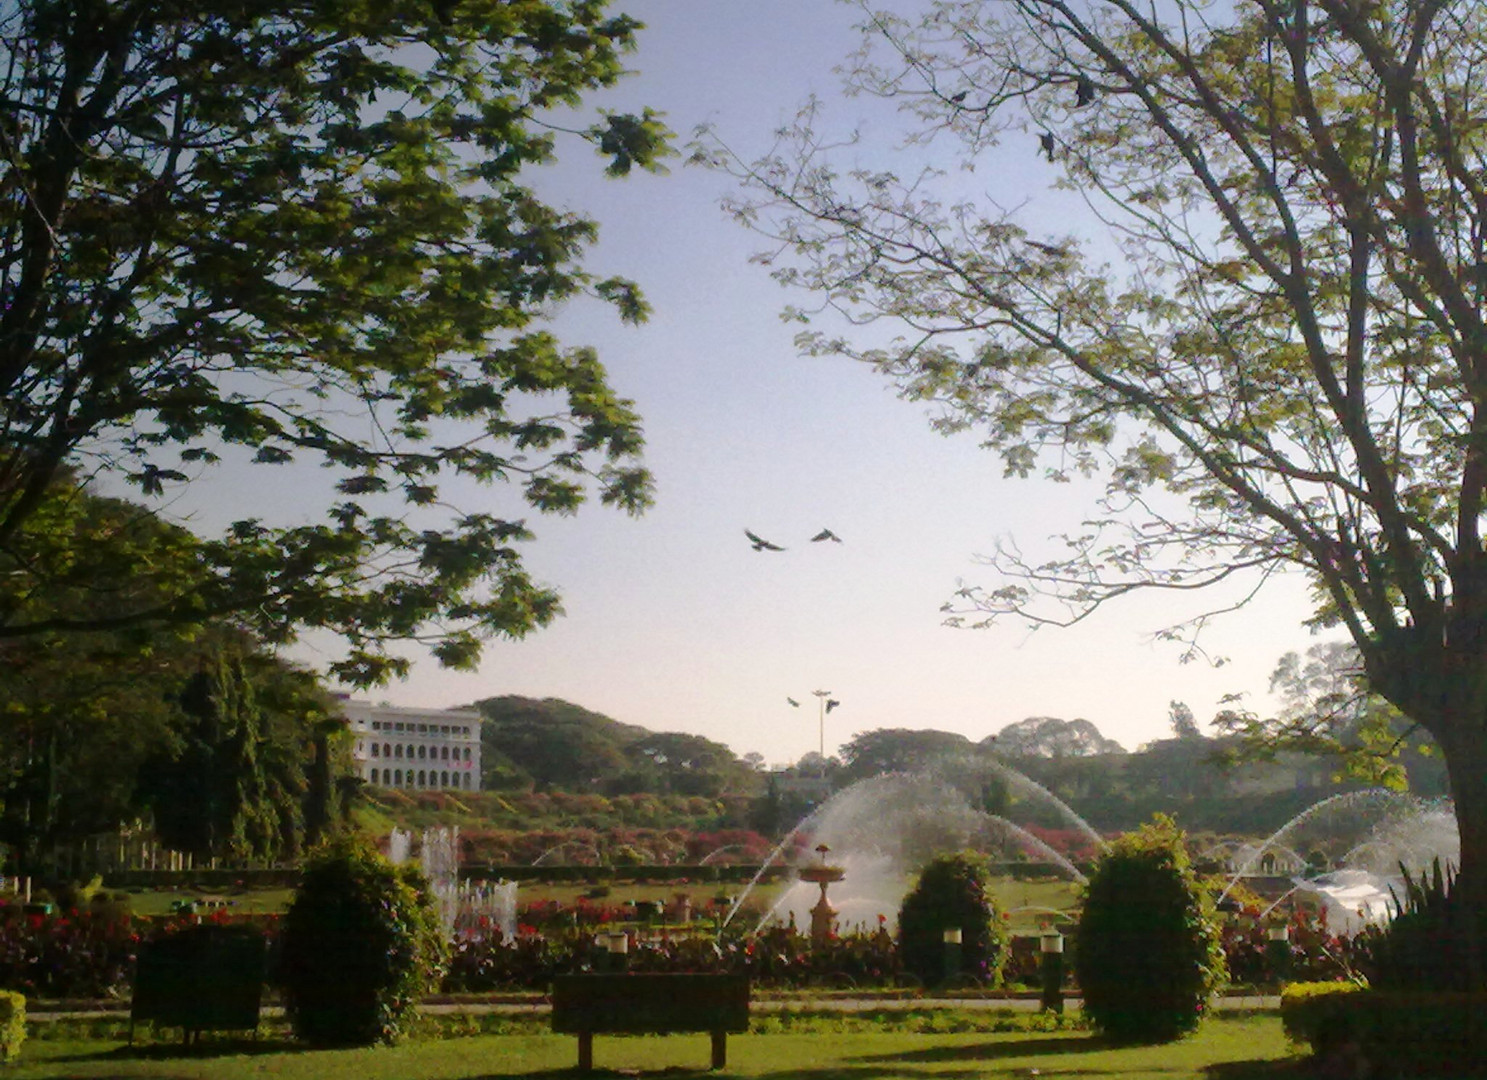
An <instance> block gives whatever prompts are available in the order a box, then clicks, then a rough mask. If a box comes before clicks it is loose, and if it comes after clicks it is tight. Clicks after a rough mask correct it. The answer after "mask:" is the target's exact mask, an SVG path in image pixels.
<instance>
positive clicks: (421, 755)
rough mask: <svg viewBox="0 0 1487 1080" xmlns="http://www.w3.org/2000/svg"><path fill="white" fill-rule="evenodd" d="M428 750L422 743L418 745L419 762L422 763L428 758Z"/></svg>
mask: <svg viewBox="0 0 1487 1080" xmlns="http://www.w3.org/2000/svg"><path fill="white" fill-rule="evenodd" d="M428 750H429V748H428V747H427V746H424V745H423V744H422V743H419V745H418V760H419V761H422V760H424V758H426V757H428Z"/></svg>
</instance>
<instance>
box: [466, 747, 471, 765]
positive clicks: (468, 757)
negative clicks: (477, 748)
mask: <svg viewBox="0 0 1487 1080" xmlns="http://www.w3.org/2000/svg"><path fill="white" fill-rule="evenodd" d="M465 760H466V761H469V760H470V748H469V747H468V746H467V747H465Z"/></svg>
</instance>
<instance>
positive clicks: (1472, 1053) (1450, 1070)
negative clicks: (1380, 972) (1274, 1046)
mask: <svg viewBox="0 0 1487 1080" xmlns="http://www.w3.org/2000/svg"><path fill="white" fill-rule="evenodd" d="M1484 1010H1487V994H1483V993H1471V994H1467V993H1452V994H1429V993H1415V992H1404V991H1378V990H1366V989H1363V988H1360V987H1358V986H1356V985H1353V984H1350V983H1301V984H1296V985H1293V986H1288V987H1286V988H1285V990H1284V992H1283V993H1282V994H1281V1019H1282V1023H1283V1024H1284V1026H1285V1030H1286V1035H1287V1036H1288V1037H1290V1038H1291V1039H1293V1040H1294V1041H1296V1042H1299V1043H1305V1044H1307V1045H1309V1046H1310V1047H1311V1049H1312V1052H1313V1053H1314V1054H1315V1055H1316V1056H1317V1057H1318V1059H1319V1060H1321V1061H1322V1062H1337V1061H1339V1060H1340V1059H1348V1058H1351V1059H1356V1060H1357V1061H1359V1062H1364V1063H1367V1067H1371V1068H1372V1069H1373V1070H1374V1071H1375V1072H1377V1071H1378V1069H1380V1068H1387V1069H1388V1071H1389V1074H1390V1075H1398V1076H1430V1077H1437V1076H1449V1077H1468V1076H1487V1025H1483V1023H1482V1016H1483V1015H1484Z"/></svg>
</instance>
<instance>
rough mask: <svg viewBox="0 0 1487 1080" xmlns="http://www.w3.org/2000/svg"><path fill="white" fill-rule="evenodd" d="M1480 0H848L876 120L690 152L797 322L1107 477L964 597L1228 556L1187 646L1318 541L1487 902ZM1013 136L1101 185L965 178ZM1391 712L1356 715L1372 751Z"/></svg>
mask: <svg viewBox="0 0 1487 1080" xmlns="http://www.w3.org/2000/svg"><path fill="white" fill-rule="evenodd" d="M1466 10H1470V12H1471V17H1469V18H1458V17H1457V14H1458V12H1459V11H1466ZM1479 15H1480V5H1467V6H1465V7H1462V6H1460V5H1452V4H1425V5H1423V6H1422V5H1421V4H1419V3H1418V2H1417V0H1369V2H1367V3H1364V4H1361V5H1358V4H1351V3H1343V2H1341V0H1338V2H1328V3H1324V4H1306V3H1294V4H1293V3H1247V4H1223V5H1212V4H1210V3H1208V2H1207V0H1170V2H1164V3H1162V4H1158V5H1155V6H1153V5H1147V4H1139V3H1116V4H1108V5H1097V6H1095V7H1090V6H1087V5H1078V4H1071V3H1067V2H1064V0H1008V2H1005V3H998V4H985V3H983V2H981V0H944V2H942V3H936V4H933V5H926V6H923V7H919V8H916V9H913V10H905V11H903V12H891V13H882V14H881V15H877V16H876V17H874V18H872V19H868V20H863V24H862V31H863V34H864V37H865V39H866V40H864V41H863V42H862V43H861V47H860V48H858V49H856V50H855V51H854V52H853V53H852V54H851V56H850V58H849V59H848V61H847V63H846V65H845V70H844V80H845V82H846V85H847V88H848V89H849V91H851V92H855V93H861V94H867V95H871V96H876V97H879V98H882V99H884V100H885V101H886V102H887V103H888V104H889V105H896V106H898V108H899V115H900V116H902V117H904V118H905V119H904V124H903V127H901V128H894V127H891V126H890V127H887V128H885V129H883V134H882V139H883V141H882V143H880V144H872V145H868V144H866V143H865V141H864V140H867V139H869V137H870V136H869V135H864V136H863V137H862V138H857V137H854V138H850V139H849V138H843V137H840V136H839V135H838V133H836V132H833V131H830V130H827V128H828V127H829V125H830V123H831V121H830V118H831V117H832V116H833V115H834V110H831V109H825V108H819V107H817V106H816V105H815V104H814V103H812V104H810V105H807V106H805V107H803V108H802V109H801V110H800V111H799V113H798V114H797V116H796V117H795V119H794V122H792V123H788V124H786V125H783V127H782V128H781V130H780V131H779V132H778V133H777V134H778V137H777V138H776V139H775V140H774V141H773V142H772V143H771V148H770V150H769V151H768V152H767V154H766V156H764V157H763V158H761V159H759V160H756V161H747V160H743V159H742V158H741V157H740V156H739V155H737V154H732V153H729V152H728V150H727V148H726V147H722V146H719V145H718V144H717V142H716V141H715V140H707V139H704V140H703V145H702V146H701V147H700V148H699V149H698V151H697V154H696V157H697V158H698V159H700V160H702V161H705V162H709V163H712V164H714V165H716V166H717V167H719V168H722V169H726V170H729V171H730V172H732V173H733V174H734V175H735V176H737V177H738V178H739V180H740V181H741V182H742V184H743V185H744V191H743V193H742V194H741V195H740V196H739V197H738V198H737V199H736V200H735V201H734V205H733V207H732V209H733V210H734V212H735V215H736V217H737V218H738V220H739V221H740V222H741V223H743V224H744V225H745V226H747V227H749V228H752V229H754V230H756V231H757V232H759V233H760V234H761V235H762V236H763V237H764V238H765V243H766V245H767V247H768V255H767V258H768V261H769V262H770V264H771V265H772V266H773V267H774V273H775V274H776V276H777V277H778V279H779V280H780V281H781V282H782V283H784V284H785V285H787V286H789V287H790V288H791V289H792V290H800V291H802V292H805V293H807V294H809V296H808V297H807V298H806V299H805V300H804V301H802V302H801V303H800V304H799V306H798V307H797V308H795V309H792V311H791V312H790V314H791V316H792V317H794V318H796V319H798V320H799V321H800V322H801V323H804V324H809V323H811V322H812V321H813V319H814V318H816V317H817V316H818V314H819V317H820V318H821V319H823V320H824V321H826V323H827V325H822V326H819V327H813V326H807V327H806V328H805V329H804V330H803V331H802V333H801V334H800V335H799V338H798V341H799V343H800V344H801V346H802V347H803V348H804V349H805V350H806V351H807V352H808V353H809V354H811V355H816V356H838V357H842V358H846V359H851V360H855V361H859V362H861V366H862V367H863V368H865V369H868V370H871V371H873V372H875V373H878V374H879V375H882V376H886V377H887V378H888V379H890V380H891V381H892V382H893V383H894V385H895V386H896V387H897V388H898V390H899V391H900V393H901V394H902V395H903V396H904V397H906V398H908V399H910V400H912V401H915V402H929V403H932V406H933V407H932V408H931V410H930V412H931V414H932V415H933V416H934V421H933V422H934V424H935V425H936V427H937V428H939V429H940V430H942V431H946V432H960V431H966V432H970V433H974V436H975V437H976V438H977V439H978V440H979V442H980V444H981V445H982V446H984V447H986V448H987V449H989V450H991V451H992V452H993V453H996V454H997V455H999V457H1000V459H1001V462H1002V465H1003V467H1004V471H1005V472H1006V474H1007V475H1009V476H1018V477H1032V476H1038V477H1041V478H1044V479H1045V480H1047V481H1051V482H1070V481H1073V480H1076V479H1077V480H1081V481H1082V482H1085V487H1086V490H1087V491H1088V492H1089V500H1090V507H1089V509H1088V511H1087V512H1085V513H1080V514H1077V515H1075V516H1074V517H1073V519H1072V522H1073V523H1072V524H1071V526H1070V528H1069V530H1068V531H1067V532H1065V533H1063V534H1062V535H1061V536H1058V537H1055V538H1053V539H1052V540H1051V541H1050V542H1049V543H1046V544H1043V545H1040V547H1039V549H1038V550H1032V549H1030V548H1025V547H1022V546H1020V545H1018V544H1016V543H1010V542H1009V543H1006V544H1002V545H999V546H998V549H997V551H996V552H995V553H994V554H993V555H992V556H990V557H989V558H988V559H987V560H986V561H987V563H988V565H989V566H990V567H991V568H992V570H991V571H990V573H991V575H992V580H991V581H989V582H988V583H987V584H986V585H985V586H984V587H981V586H966V587H963V588H961V589H959V590H957V592H956V594H955V596H954V597H953V598H952V599H951V600H950V601H949V602H948V603H947V604H946V605H945V610H946V612H947V615H948V621H949V622H951V623H952V624H953V625H960V626H967V627H978V626H987V625H989V624H991V623H993V622H995V621H997V620H999V619H1002V620H1005V619H1010V620H1012V621H1015V622H1017V623H1032V624H1034V625H1059V626H1067V625H1070V624H1073V623H1079V622H1082V621H1083V620H1084V619H1085V618H1087V617H1088V616H1089V615H1090V614H1091V613H1092V612H1093V611H1095V610H1096V609H1098V608H1100V607H1101V606H1103V605H1105V604H1107V603H1112V602H1115V601H1117V600H1120V599H1122V598H1124V597H1127V596H1130V595H1131V594H1133V593H1136V592H1141V591H1150V592H1154V593H1156V594H1159V595H1176V594H1179V593H1180V594H1188V593H1190V592H1192V591H1196V590H1203V589H1206V588H1207V587H1209V586H1223V588H1221V590H1220V592H1219V593H1218V594H1217V595H1214V596H1213V604H1214V606H1213V607H1211V608H1207V609H1203V608H1198V609H1195V610H1189V611H1188V612H1187V613H1186V617H1185V618H1184V619H1183V620H1182V621H1180V622H1178V623H1176V624H1174V625H1169V626H1166V627H1162V628H1159V630H1158V634H1159V636H1161V637H1162V638H1163V639H1165V640H1169V641H1173V642H1176V643H1178V644H1180V645H1181V646H1183V647H1184V649H1185V652H1184V655H1185V658H1200V657H1203V656H1205V654H1204V652H1203V649H1202V647H1201V646H1200V644H1199V641H1198V638H1199V636H1200V634H1201V633H1202V631H1203V629H1204V628H1205V627H1206V626H1207V625H1208V624H1209V621H1210V619H1211V617H1212V616H1214V615H1215V614H1217V613H1219V612H1222V611H1225V610H1230V609H1231V607H1232V601H1233V600H1234V596H1237V595H1240V594H1242V593H1243V591H1244V589H1245V587H1246V586H1245V585H1240V586H1238V589H1239V593H1236V594H1234V595H1229V594H1228V593H1227V592H1226V591H1225V590H1227V589H1228V588H1229V587H1230V586H1233V585H1234V583H1235V582H1236V580H1239V581H1243V582H1246V583H1248V584H1253V585H1255V586H1258V585H1259V584H1261V583H1264V582H1268V581H1272V580H1275V579H1276V578H1278V577H1282V576H1284V575H1283V574H1282V572H1283V571H1295V572H1299V573H1300V575H1301V576H1302V577H1303V578H1304V579H1305V580H1306V581H1307V582H1308V583H1309V585H1310V589H1311V591H1310V598H1309V599H1310V604H1311V609H1312V612H1311V618H1310V619H1309V620H1308V622H1309V624H1310V625H1311V626H1313V627H1315V628H1326V629H1331V628H1335V629H1337V630H1338V631H1339V632H1341V633H1343V634H1345V635H1346V636H1347V638H1349V639H1350V641H1351V643H1352V644H1353V645H1354V646H1355V647H1356V648H1357V651H1358V655H1359V657H1360V660H1361V664H1360V668H1361V671H1362V673H1363V674H1364V675H1365V676H1366V679H1367V687H1368V689H1369V691H1371V692H1372V693H1373V694H1376V695H1378V696H1379V698H1381V699H1383V700H1385V701H1387V702H1389V703H1390V705H1392V707H1393V708H1395V709H1397V710H1398V711H1399V713H1400V714H1401V715H1402V716H1403V717H1404V718H1405V719H1406V720H1407V721H1408V723H1410V724H1418V725H1419V726H1420V727H1421V728H1422V729H1424V730H1425V731H1427V732H1428V733H1430V734H1431V736H1432V737H1433V738H1434V740H1435V742H1436V744H1437V745H1438V746H1439V747H1440V748H1441V749H1442V753H1443V754H1444V756H1445V757H1446V758H1447V759H1448V760H1449V765H1450V770H1449V771H1450V774H1451V776H1452V777H1453V778H1454V779H1455V780H1456V781H1457V783H1456V784H1455V785H1454V787H1455V790H1454V795H1455V800H1456V801H1455V806H1456V813H1457V815H1458V816H1459V817H1460V819H1461V822H1462V826H1463V827H1462V828H1461V830H1460V832H1461V836H1462V838H1463V844H1462V881H1463V886H1464V888H1465V889H1466V890H1467V891H1468V892H1469V893H1470V895H1471V897H1472V902H1473V903H1474V904H1475V905H1476V906H1478V907H1479V908H1482V909H1484V910H1487V789H1484V788H1483V786H1482V785H1481V783H1480V778H1482V777H1483V776H1487V738H1484V737H1483V728H1484V721H1487V695H1484V691H1483V681H1482V676H1481V672H1482V671H1483V667H1484V662H1487V634H1484V633H1483V632H1482V627H1483V626H1487V589H1483V588H1482V585H1481V580H1482V579H1481V563H1482V550H1483V543H1482V540H1483V538H1482V527H1481V519H1482V514H1481V509H1482V507H1483V506H1484V505H1487V469H1484V468H1482V467H1480V465H1481V445H1480V440H1479V439H1478V438H1477V437H1476V435H1475V433H1476V432H1478V431H1479V430H1480V417H1481V416H1482V415H1483V413H1484V409H1487V382H1484V381H1483V380H1482V378H1481V377H1480V375H1481V373H1480V368H1479V363H1478V354H1479V347H1478V346H1477V345H1475V344H1473V345H1470V346H1466V344H1465V343H1477V342H1481V341H1482V340H1483V339H1484V336H1487V322H1484V318H1483V310H1482V303H1481V301H1482V296H1483V289H1484V285H1487V263H1484V260H1483V259H1482V257H1481V252H1480V249H1479V244H1478V242H1477V240H1478V238H1479V237H1481V236H1483V235H1484V234H1487V199H1483V198H1482V197H1481V184H1480V177H1479V171H1478V169H1477V168H1476V167H1475V166H1474V165H1468V164H1467V163H1468V162H1474V161H1475V160H1476V159H1477V157H1478V156H1479V155H1480V154H1481V152H1482V135H1481V129H1480V128H1479V126H1478V124H1477V120H1476V118H1477V117H1480V116H1482V115H1484V113H1487V83H1484V82H1483V80H1481V79H1480V78H1478V73H1479V71H1480V70H1481V60H1482V56H1483V54H1484V50H1487V25H1484V23H1483V21H1482V20H1481V19H1480V18H1479V17H1478V16H1479ZM854 134H856V133H854ZM931 144H933V146H934V148H935V151H936V157H935V160H934V161H933V162H930V163H926V161H925V158H924V152H925V150H924V148H925V147H926V146H929V145H931ZM999 153H1007V154H1012V155H1020V156H1021V157H1022V159H1024V160H1026V161H1027V163H1028V165H1029V168H1032V159H1033V157H1034V155H1035V154H1038V153H1041V154H1042V156H1043V159H1044V160H1043V163H1042V164H1040V165H1038V166H1037V168H1038V170H1039V172H1040V173H1041V177H1040V178H1039V179H1031V180H1030V183H1031V184H1032V186H1033V187H1035V188H1037V189H1039V191H1038V195H1041V194H1042V193H1043V191H1051V190H1056V189H1059V188H1062V189H1064V191H1065V192H1068V193H1072V194H1071V200H1070V202H1071V205H1072V204H1074V203H1077V202H1079V201H1080V200H1081V199H1082V200H1083V201H1084V202H1086V203H1087V204H1088V207H1089V213H1087V214H1085V213H1077V214H1072V215H1064V216H1058V215H1054V216H1045V217H1044V218H1042V219H1041V220H1040V219H1038V218H1035V217H1033V216H1031V214H1032V213H1034V212H1036V211H1027V212H1019V211H1018V210H1012V211H1009V210H1008V209H1007V202H1006V199H1005V197H1004V195H1005V193H1001V192H988V193H987V194H986V195H985V196H984V197H983V198H980V199H976V198H967V197H966V195H965V193H964V191H963V190H961V189H960V188H959V187H958V185H959V180H958V179H955V178H957V177H958V176H959V175H960V173H959V169H958V168H957V166H960V167H962V168H972V167H976V168H981V167H983V166H984V165H985V163H986V162H987V160H988V159H989V158H990V157H991V156H993V155H995V154H999ZM869 160H870V161H872V162H873V165H872V167H871V168H868V167H865V166H863V165H862V164H861V162H863V161H869ZM1045 166H1046V168H1045ZM1040 180H1041V182H1040ZM1048 205H1049V202H1048V200H1047V199H1044V198H1039V197H1037V196H1034V197H1030V198H1026V199H1023V200H1022V201H1021V206H1022V207H1025V208H1041V209H1045V210H1046V207H1047V206H1048ZM1198 222H1202V223H1203V224H1202V225H1197V224H1196V223H1198ZM1112 237H1117V238H1119V239H1118V241H1117V242H1116V244H1114V245H1112V244H1111V242H1110V240H1111V238H1112ZM1112 251H1114V252H1115V257H1114V258H1112V257H1111V256H1112ZM843 320H845V322H844V321H843ZM885 324H887V325H889V326H893V325H895V324H896V325H897V326H898V328H899V329H900V330H902V331H903V332H896V331H895V330H893V329H889V330H887V331H886V332H884V330H883V328H884V326H885ZM843 325H845V326H847V327H848V330H847V332H843V331H842V327H843ZM852 327H856V328H858V329H859V330H861V328H865V327H872V328H873V329H872V330H871V331H866V330H862V332H860V333H859V332H854V331H853V330H852V329H851V328H852ZM1210 595H1213V594H1210ZM1378 719H1379V718H1377V717H1370V718H1369V720H1370V723H1369V725H1368V726H1366V727H1364V728H1363V729H1361V732H1359V734H1361V736H1362V742H1363V746H1364V748H1365V749H1366V750H1368V751H1369V753H1370V754H1371V756H1373V757H1374V759H1375V760H1376V761H1379V762H1382V763H1383V764H1384V766H1385V767H1384V768H1383V769H1382V770H1381V772H1380V778H1381V779H1389V778H1390V777H1391V770H1390V769H1389V768H1388V767H1387V766H1388V755H1387V752H1386V751H1387V747H1388V745H1389V743H1390V741H1391V739H1392V738H1394V737H1397V736H1395V734H1394V733H1392V732H1388V731H1386V730H1385V728H1383V727H1381V726H1377V722H1378ZM1401 733H1402V732H1401ZM1379 751H1385V753H1383V754H1380V753H1378V752H1379ZM1474 963H1476V964H1477V965H1478V966H1479V967H1480V966H1484V965H1483V958H1482V957H1481V956H1478V957H1477V958H1475V960H1474Z"/></svg>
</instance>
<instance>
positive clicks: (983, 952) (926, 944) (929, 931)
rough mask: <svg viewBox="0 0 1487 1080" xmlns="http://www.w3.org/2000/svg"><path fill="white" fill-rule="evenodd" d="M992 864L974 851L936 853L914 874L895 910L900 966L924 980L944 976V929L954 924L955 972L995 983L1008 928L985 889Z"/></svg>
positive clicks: (932, 981) (936, 980)
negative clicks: (957, 937)
mask: <svg viewBox="0 0 1487 1080" xmlns="http://www.w3.org/2000/svg"><path fill="white" fill-rule="evenodd" d="M990 881H991V869H990V866H989V865H988V864H987V862H986V860H985V859H983V858H982V857H981V856H980V855H977V854H975V853H974V852H966V853H963V854H959V855H941V856H939V857H938V858H936V859H934V860H932V861H931V862H930V863H929V864H928V865H927V866H925V868H924V869H923V871H921V872H920V874H919V881H918V883H917V884H915V886H914V888H913V889H911V890H910V891H909V894H908V895H907V896H905V897H904V901H903V906H902V907H901V908H900V909H899V913H898V944H899V958H900V962H901V963H902V964H903V968H904V970H905V971H907V972H909V973H910V974H912V975H914V976H915V977H916V978H918V979H919V980H920V981H921V982H923V983H925V984H926V985H934V984H937V983H940V982H942V981H944V979H945V977H946V974H947V973H946V971H945V965H946V947H945V941H944V932H945V931H946V930H948V929H951V928H954V927H959V928H960V932H961V946H960V956H959V969H958V971H957V972H956V974H958V975H968V976H971V977H973V978H976V979H978V980H983V981H985V982H987V983H990V984H991V985H994V986H995V985H999V984H1000V982H1001V976H1002V963H1003V961H1004V959H1005V958H1006V954H1007V930H1006V926H1005V924H1004V922H1003V919H1002V915H1001V912H1000V911H999V910H998V908H997V906H996V901H995V900H994V899H993V898H992V896H991V893H990V892H988V890H987V886H988V885H989V883H990Z"/></svg>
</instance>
